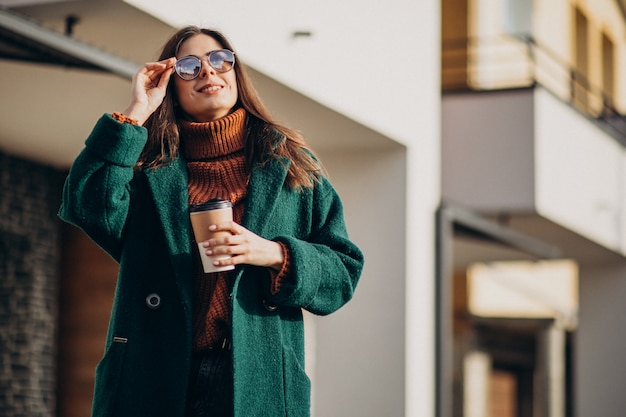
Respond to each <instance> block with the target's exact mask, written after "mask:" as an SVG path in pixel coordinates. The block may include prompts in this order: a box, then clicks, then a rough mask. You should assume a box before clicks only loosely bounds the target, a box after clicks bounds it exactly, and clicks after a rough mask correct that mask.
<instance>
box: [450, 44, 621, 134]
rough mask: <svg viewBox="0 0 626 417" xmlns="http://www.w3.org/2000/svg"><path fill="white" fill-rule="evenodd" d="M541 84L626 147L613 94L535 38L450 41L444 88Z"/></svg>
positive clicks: (527, 86) (464, 88) (524, 86)
mask: <svg viewBox="0 0 626 417" xmlns="http://www.w3.org/2000/svg"><path fill="white" fill-rule="evenodd" d="M536 85H541V86H542V87H543V88H545V89H547V90H548V91H550V92H551V93H553V94H554V95H555V96H557V97H559V98H560V99H561V100H562V101H563V102H565V103H568V104H570V105H572V106H573V107H574V108H576V109H577V110H579V111H580V112H581V113H582V114H584V115H585V116H587V117H589V118H592V119H594V120H595V121H597V122H598V124H599V125H600V126H601V127H603V128H604V129H605V130H606V131H607V132H608V133H610V134H611V135H612V136H613V137H615V138H616V139H617V140H618V141H620V143H622V144H623V145H624V146H626V117H625V116H624V114H623V113H622V112H621V111H619V109H618V108H617V107H616V103H615V101H614V100H613V95H612V93H611V92H608V91H605V89H604V88H601V87H599V86H597V85H594V84H593V83H592V82H591V80H590V79H589V77H587V75H586V74H585V73H583V72H582V71H580V70H578V69H576V68H574V67H572V66H571V65H570V64H569V63H568V62H567V61H566V60H565V59H563V58H561V57H560V56H559V55H558V54H557V53H555V52H553V51H551V50H550V49H549V48H547V47H545V46H544V45H541V44H539V43H538V42H537V41H536V40H535V39H533V38H532V37H530V36H501V37H494V38H488V39H486V38H465V39H447V40H444V41H443V44H442V89H443V91H444V92H445V91H494V90H504V89H515V88H530V87H534V86H536Z"/></svg>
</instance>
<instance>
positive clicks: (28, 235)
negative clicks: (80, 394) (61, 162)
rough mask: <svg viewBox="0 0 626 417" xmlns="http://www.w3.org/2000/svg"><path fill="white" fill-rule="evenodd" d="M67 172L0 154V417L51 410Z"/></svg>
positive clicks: (30, 416) (52, 412) (32, 416)
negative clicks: (60, 215) (61, 212)
mask: <svg viewBox="0 0 626 417" xmlns="http://www.w3.org/2000/svg"><path fill="white" fill-rule="evenodd" d="M64 178H65V173H64V172H61V171H58V170H55V169H53V168H50V167H47V166H42V165H39V164H36V163H34V162H31V161H26V160H23V159H20V158H16V157H12V156H9V155H6V154H3V153H0V416H3V417H22V416H24V417H26V416H28V417H38V416H46V417H49V416H53V415H55V407H56V404H55V402H56V381H55V375H56V333H57V328H56V327H57V324H56V323H57V300H58V288H57V287H58V284H57V282H58V279H57V277H58V268H59V253H60V249H59V240H60V239H59V230H60V221H59V220H58V219H57V216H56V212H57V210H58V208H59V204H60V198H61V190H62V184H63V180H64Z"/></svg>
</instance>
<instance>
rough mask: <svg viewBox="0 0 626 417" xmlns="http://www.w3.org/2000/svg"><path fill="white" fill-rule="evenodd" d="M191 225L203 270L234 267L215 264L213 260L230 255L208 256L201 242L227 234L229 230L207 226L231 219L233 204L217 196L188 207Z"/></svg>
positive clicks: (209, 270) (225, 269)
mask: <svg viewBox="0 0 626 417" xmlns="http://www.w3.org/2000/svg"><path fill="white" fill-rule="evenodd" d="M189 217H190V219H191V227H192V228H193V234H194V237H195V240H196V245H197V246H198V251H199V253H200V259H201V260H202V268H203V269H204V272H220V271H229V270H231V269H235V266H234V265H227V266H215V265H213V261H215V260H219V259H227V258H230V255H218V256H208V255H207V254H206V249H205V248H204V247H203V246H202V242H204V241H206V240H208V239H213V238H216V237H222V236H229V235H230V233H229V232H211V231H209V226H211V225H213V224H219V223H224V222H229V221H232V220H233V205H232V204H231V202H230V201H228V200H222V199H219V198H216V199H213V200H209V201H207V202H206V203H201V204H194V205H191V206H190V207H189Z"/></svg>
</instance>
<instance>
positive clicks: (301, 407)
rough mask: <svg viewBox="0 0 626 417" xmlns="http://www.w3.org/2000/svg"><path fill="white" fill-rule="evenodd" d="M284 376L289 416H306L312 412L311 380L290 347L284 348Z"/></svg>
mask: <svg viewBox="0 0 626 417" xmlns="http://www.w3.org/2000/svg"><path fill="white" fill-rule="evenodd" d="M283 378H284V381H283V382H284V389H285V410H286V415H287V417H306V416H309V415H310V412H311V380H310V379H309V377H308V376H307V374H306V372H305V371H304V368H303V365H302V363H301V362H300V361H299V360H298V358H297V356H296V354H295V352H294V351H293V350H292V349H290V348H283Z"/></svg>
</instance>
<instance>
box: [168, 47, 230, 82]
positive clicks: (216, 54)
mask: <svg viewBox="0 0 626 417" xmlns="http://www.w3.org/2000/svg"><path fill="white" fill-rule="evenodd" d="M206 58H207V60H208V62H209V65H210V66H211V68H213V69H214V70H215V71H216V72H219V73H224V72H228V71H230V70H231V69H233V67H234V66H235V53H234V52H233V51H229V50H228V49H218V50H215V51H211V52H209V54H208V55H207V56H206ZM174 69H175V70H176V74H178V76H179V77H180V78H182V79H183V80H187V81H189V80H193V79H194V78H197V77H198V75H200V71H201V70H202V61H201V60H200V58H198V57H197V56H194V55H187V56H184V57H182V58H180V59H179V60H177V61H176V65H174Z"/></svg>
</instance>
